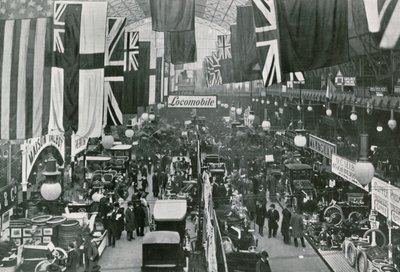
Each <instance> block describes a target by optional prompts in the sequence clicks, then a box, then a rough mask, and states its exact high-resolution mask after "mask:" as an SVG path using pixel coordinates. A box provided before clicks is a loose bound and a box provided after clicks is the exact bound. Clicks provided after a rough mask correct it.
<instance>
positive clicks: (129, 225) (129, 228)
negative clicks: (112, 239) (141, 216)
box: [125, 201, 136, 241]
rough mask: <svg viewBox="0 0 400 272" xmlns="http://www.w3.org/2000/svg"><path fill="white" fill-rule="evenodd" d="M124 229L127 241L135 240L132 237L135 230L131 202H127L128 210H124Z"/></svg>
mask: <svg viewBox="0 0 400 272" xmlns="http://www.w3.org/2000/svg"><path fill="white" fill-rule="evenodd" d="M125 221H126V224H125V228H126V237H127V238H128V241H132V239H135V238H134V237H133V230H134V229H135V228H136V224H135V213H134V212H133V203H132V201H129V202H128V208H127V209H126V212H125Z"/></svg>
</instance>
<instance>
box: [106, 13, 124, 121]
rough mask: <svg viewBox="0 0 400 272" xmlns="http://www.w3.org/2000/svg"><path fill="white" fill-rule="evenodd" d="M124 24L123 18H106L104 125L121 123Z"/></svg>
mask: <svg viewBox="0 0 400 272" xmlns="http://www.w3.org/2000/svg"><path fill="white" fill-rule="evenodd" d="M125 23H126V18H124V17H108V18H107V25H106V49H105V55H104V65H105V66H104V79H105V83H104V88H105V89H104V97H105V100H104V107H105V109H104V112H105V113H106V115H105V116H104V117H105V118H103V122H104V125H121V124H122V123H123V120H122V113H121V110H120V107H119V105H121V104H122V95H123V92H124V66H125V61H124V60H125V50H124V47H125ZM110 101H112V102H113V103H110ZM114 102H115V103H114ZM116 113H120V114H116ZM110 122H111V123H110Z"/></svg>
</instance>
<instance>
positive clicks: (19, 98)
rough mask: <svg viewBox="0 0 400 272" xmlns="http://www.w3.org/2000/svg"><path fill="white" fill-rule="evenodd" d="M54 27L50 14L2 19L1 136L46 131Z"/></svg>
mask: <svg viewBox="0 0 400 272" xmlns="http://www.w3.org/2000/svg"><path fill="white" fill-rule="evenodd" d="M51 29H52V22H51V18H38V19H23V20H1V21H0V92H1V97H0V99H1V104H0V114H1V116H0V126H1V129H0V139H6V140H9V139H27V138H32V137H39V136H42V135H45V134H46V132H47V124H48V119H49V105H50V101H49V96H50V80H51V78H50V69H51V67H50V66H49V65H50V64H51V53H50V52H51V46H52V44H51V31H52V30H51Z"/></svg>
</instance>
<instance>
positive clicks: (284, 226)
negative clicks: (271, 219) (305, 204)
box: [281, 206, 292, 244]
mask: <svg viewBox="0 0 400 272" xmlns="http://www.w3.org/2000/svg"><path fill="white" fill-rule="evenodd" d="M290 208H291V207H289V206H286V207H285V208H284V209H283V211H282V223H281V233H282V236H283V242H284V243H285V244H290V232H289V228H290V218H291V217H292V213H291V212H290Z"/></svg>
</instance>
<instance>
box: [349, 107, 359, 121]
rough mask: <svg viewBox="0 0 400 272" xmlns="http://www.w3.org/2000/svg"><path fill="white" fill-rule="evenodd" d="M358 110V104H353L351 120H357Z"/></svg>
mask: <svg viewBox="0 0 400 272" xmlns="http://www.w3.org/2000/svg"><path fill="white" fill-rule="evenodd" d="M357 118H358V116H357V112H356V106H353V107H352V109H351V114H350V120H351V121H357Z"/></svg>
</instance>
